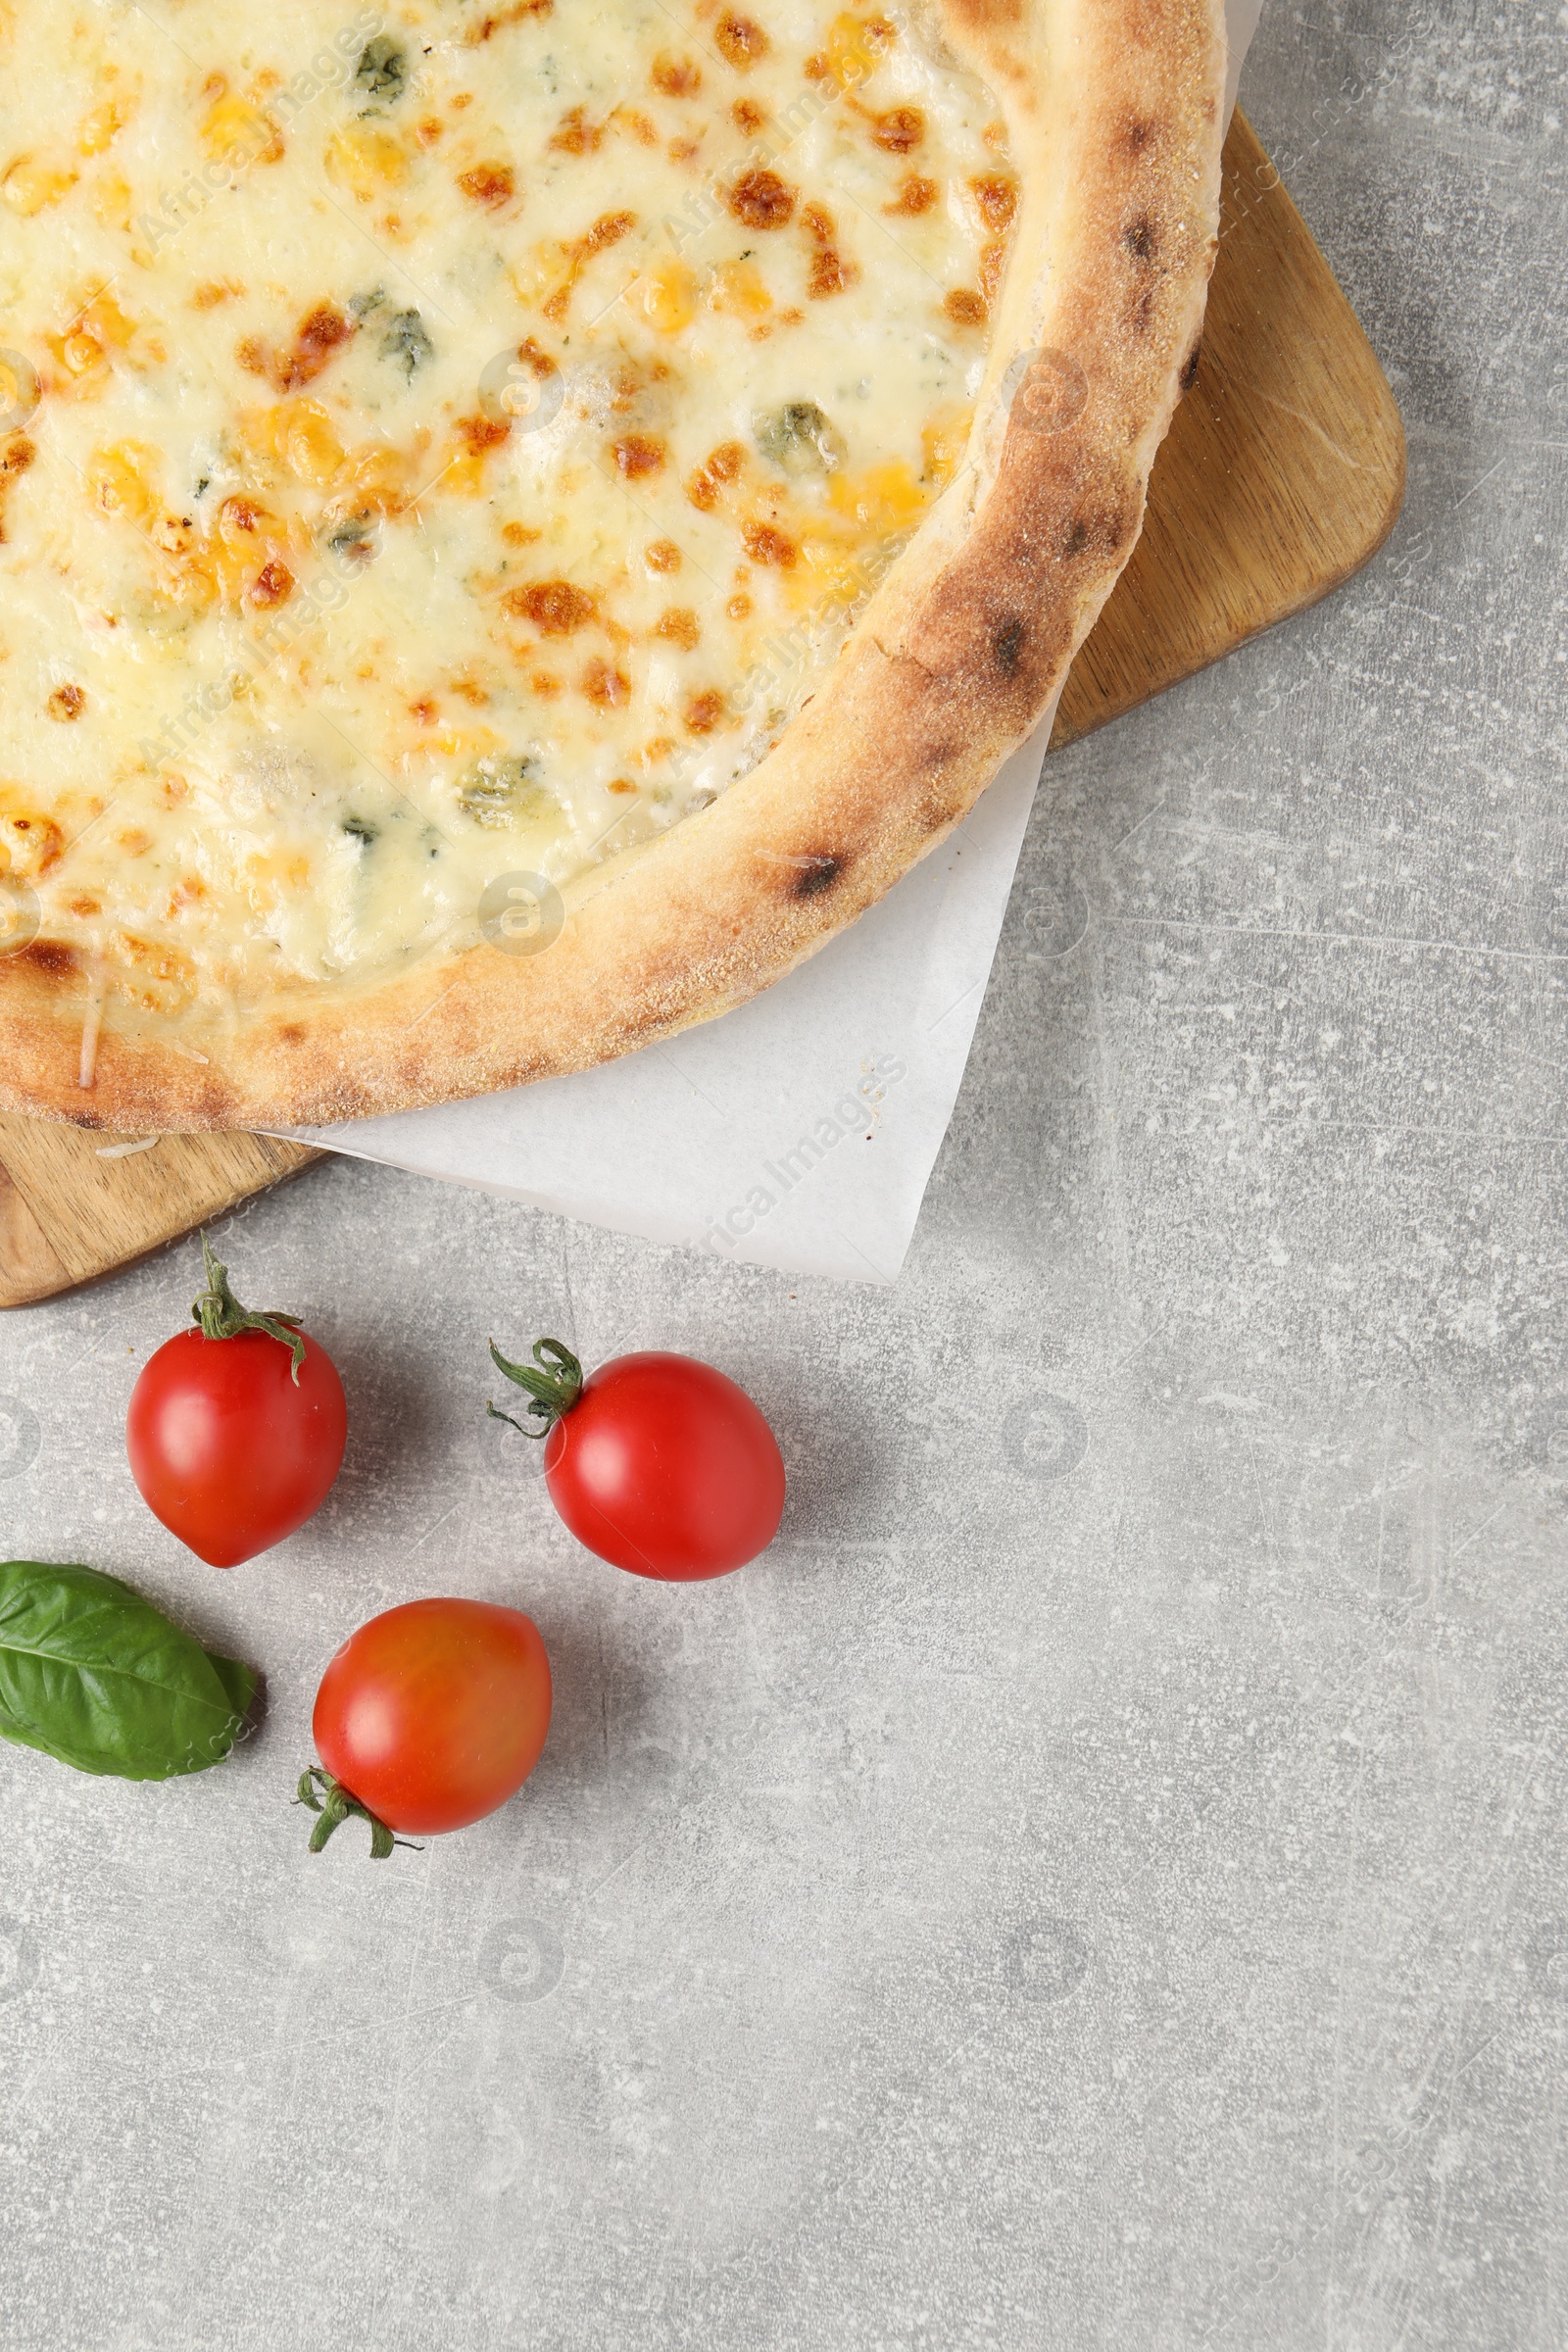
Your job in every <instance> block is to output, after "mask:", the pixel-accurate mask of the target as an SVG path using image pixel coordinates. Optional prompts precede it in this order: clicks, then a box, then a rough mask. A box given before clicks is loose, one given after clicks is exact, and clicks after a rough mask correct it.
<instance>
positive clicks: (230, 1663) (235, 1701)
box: [206, 1649, 256, 1722]
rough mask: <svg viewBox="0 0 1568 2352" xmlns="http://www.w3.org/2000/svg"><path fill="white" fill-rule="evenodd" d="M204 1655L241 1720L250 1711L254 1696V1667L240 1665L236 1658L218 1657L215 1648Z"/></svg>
mask: <svg viewBox="0 0 1568 2352" xmlns="http://www.w3.org/2000/svg"><path fill="white" fill-rule="evenodd" d="M206 1655H207V1663H208V1665H209V1666H210V1667H211V1668H212V1670H213V1672H214V1673H215V1674H216V1675H217V1677H218V1679H219V1681H220V1683H221V1685H222V1687H223V1690H224V1692H225V1693H226V1695H227V1698H228V1703H229V1705H230V1706H231V1707H232V1708H233V1710H234V1712H235V1714H236V1715H237V1716H238V1717H239V1718H240V1720H241V1722H243V1721H244V1719H245V1717H246V1716H247V1715H248V1714H249V1713H250V1711H251V1700H252V1699H253V1698H254V1697H255V1696H256V1669H255V1667H254V1666H242V1665H241V1664H240V1662H239V1660H238V1658H221V1657H220V1656H219V1654H218V1652H217V1650H216V1649H210V1650H208V1651H207V1653H206Z"/></svg>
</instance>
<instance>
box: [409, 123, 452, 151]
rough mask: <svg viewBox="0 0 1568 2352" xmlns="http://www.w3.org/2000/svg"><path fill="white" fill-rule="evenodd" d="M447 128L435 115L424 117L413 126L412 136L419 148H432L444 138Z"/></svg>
mask: <svg viewBox="0 0 1568 2352" xmlns="http://www.w3.org/2000/svg"><path fill="white" fill-rule="evenodd" d="M446 132H447V126H446V124H445V123H443V122H442V121H441V120H440V118H439V117H438V116H436V115H426V116H424V117H423V118H422V120H421V121H419V122H417V123H416V124H415V125H414V135H415V137H416V138H417V140H418V142H419V145H420V146H421V147H434V146H435V145H436V144H437V143H438V142H439V141H440V140H442V139H444V138H445V137H446Z"/></svg>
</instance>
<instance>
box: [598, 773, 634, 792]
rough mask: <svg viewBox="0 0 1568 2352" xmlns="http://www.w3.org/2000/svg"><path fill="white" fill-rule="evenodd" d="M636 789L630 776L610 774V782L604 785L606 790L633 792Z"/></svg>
mask: <svg viewBox="0 0 1568 2352" xmlns="http://www.w3.org/2000/svg"><path fill="white" fill-rule="evenodd" d="M636 789H637V787H636V785H635V784H634V783H633V782H632V780H631V778H630V776H612V777H611V779H610V782H609V783H608V784H607V785H606V786H605V790H606V791H607V792H614V793H627V792H635V791H636Z"/></svg>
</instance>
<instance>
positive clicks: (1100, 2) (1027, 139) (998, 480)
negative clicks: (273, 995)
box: [0, 0, 1225, 1131]
mask: <svg viewBox="0 0 1568 2352" xmlns="http://www.w3.org/2000/svg"><path fill="white" fill-rule="evenodd" d="M941 7H942V13H943V17H944V20H945V24H946V27H947V30H948V32H949V36H950V38H951V39H952V40H953V42H954V44H955V46H956V47H957V48H958V49H959V50H960V51H961V52H963V53H964V54H965V55H966V56H967V57H968V58H969V59H970V60H971V61H972V62H973V63H974V64H975V65H976V66H977V68H978V69H979V71H980V72H982V73H985V74H986V75H987V77H988V78H989V79H990V81H991V84H992V87H993V89H994V90H995V91H996V92H997V94H998V95H999V97H1000V98H1001V99H1002V102H1003V104H1004V105H1005V109H1006V112H1007V115H1008V118H1009V123H1010V129H1011V136H1012V146H1013V158H1014V162H1015V164H1016V166H1017V167H1018V169H1019V172H1020V176H1021V179H1022V183H1023V190H1024V200H1023V205H1022V208H1021V221H1020V228H1019V232H1018V244H1017V247H1016V249H1015V253H1014V258H1013V262H1012V266H1011V268H1010V270H1009V272H1008V278H1007V283H1006V287H1005V293H1004V297H1003V309H1002V315H1001V317H1000V319H999V320H998V325H997V331H996V334H995V337H994V341H993V349H992V358H991V367H990V374H989V378H988V388H987V392H986V393H985V394H984V395H983V396H982V402H981V408H980V411H979V422H978V424H977V428H976V432H975V437H974V442H973V445H972V450H971V468H970V469H969V470H968V471H967V472H966V473H965V474H964V475H962V476H960V478H959V480H958V482H956V484H955V485H953V487H952V488H951V489H950V490H949V491H948V492H947V493H946V494H945V496H944V498H943V499H942V500H941V502H940V503H939V505H938V507H937V509H936V510H935V511H934V512H933V514H932V515H930V516H929V517H928V518H927V521H926V523H925V524H924V525H923V526H922V529H921V530H920V532H919V533H918V534H917V535H916V538H915V540H914V542H913V543H912V544H911V546H910V548H909V549H908V550H907V553H906V555H905V557H904V558H903V559H902V560H901V561H900V563H899V564H897V565H896V566H895V567H894V569H893V571H892V572H891V573H890V574H889V576H888V578H887V579H886V580H885V581H884V582H883V584H882V586H881V588H880V589H879V590H878V592H877V594H876V596H875V597H874V598H873V600H872V602H871V604H870V606H869V607H868V608H867V610H866V612H865V613H864V614H862V616H861V618H860V619H859V621H858V623H857V626H856V628H855V630H854V632H853V633H852V635H851V638H850V640H849V642H848V644H847V646H846V648H845V650H844V653H843V655H842V656H841V657H840V660H839V662H838V664H837V666H836V668H835V669H834V671H833V672H832V674H831V676H830V678H829V679H828V681H827V682H826V683H825V685H824V686H823V688H822V689H821V690H820V691H819V692H818V693H817V695H816V696H815V698H814V700H813V701H811V702H810V703H809V706H808V707H807V709H806V710H805V711H803V712H802V713H801V714H800V716H799V717H798V718H797V719H796V720H795V721H794V723H793V724H792V725H791V726H790V727H789V729H788V730H787V732H786V733H785V735H784V737H783V738H782V740H781V741H780V742H779V744H778V745H777V746H776V747H775V749H774V750H773V751H772V752H771V753H770V754H769V755H768V757H767V758H766V759H765V760H763V761H762V762H761V764H760V766H759V767H757V768H756V769H755V770H754V771H753V772H752V773H751V774H750V775H749V776H747V777H745V778H743V779H742V780H741V781H740V782H738V783H737V784H735V785H733V786H732V787H731V788H730V790H729V792H728V793H727V794H725V795H724V797H723V798H722V799H721V800H719V801H718V802H716V803H715V804H714V805H713V807H711V809H707V810H705V811H703V813H702V814H701V815H698V816H695V817H691V818H688V819H687V820H686V821H685V823H683V824H682V825H680V826H679V827H677V828H676V829H675V830H674V831H673V832H671V833H668V834H666V835H664V836H663V837H662V839H660V840H658V841H657V842H655V843H653V844H651V845H649V846H648V847H647V848H645V849H643V850H641V851H640V852H638V853H636V854H635V855H634V856H633V857H632V858H629V859H627V860H626V861H624V862H623V863H622V864H621V865H620V866H619V867H617V868H614V869H611V870H609V871H608V872H607V873H604V874H601V875H599V876H596V877H592V878H591V879H590V882H589V884H588V885H587V887H586V888H585V890H584V891H583V893H582V894H581V896H580V897H579V898H578V899H577V901H576V903H574V904H573V905H572V906H571V907H570V911H569V913H568V917H567V921H566V925H565V928H564V931H563V933H562V935H561V937H560V939H559V940H558V941H557V942H556V943H555V945H554V946H553V947H552V948H551V949H550V950H549V951H548V953H545V954H541V955H537V956H507V955H504V954H502V953H500V952H498V951H497V950H495V949H492V948H488V947H483V946H480V947H475V948H471V949H468V950H467V951H466V952H464V953H462V954H460V955H456V956H446V957H445V958H443V959H440V960H434V959H432V960H431V961H428V962H425V963H423V964H420V965H417V966H416V967H414V968H413V969H411V970H410V971H408V972H405V973H403V974H400V975H399V976H397V977H396V978H394V979H391V980H387V981H384V982H381V983H379V984H377V985H373V986H370V987H368V988H362V989H357V990H354V991H352V992H350V991H345V992H343V993H341V994H332V993H328V992H326V991H321V992H309V993H305V992H302V993H300V994H298V995H295V996H292V997H289V998H284V999H279V1000H276V1001H274V1002H272V1003H271V1004H269V1005H265V1006H262V1007H259V1008H258V1009H257V1010H256V1011H255V1012H254V1013H253V1014H252V1015H250V1016H249V1017H248V1018H246V1019H245V1020H244V1021H243V1022H241V1023H238V1024H237V1025H236V1026H235V1027H233V1028H232V1029H231V1030H228V1031H226V1032H224V1033H222V1034H215V1033H214V1032H212V1031H210V1030H208V1031H203V1032H202V1033H201V1039H200V1044H201V1051H200V1053H198V1052H196V1051H195V1049H194V1047H193V1046H191V1045H183V1046H181V1045H174V1044H172V1043H171V1042H169V1040H168V1038H167V1036H160V1035H144V1036H135V1035H129V1034H123V1033H121V1032H119V1031H117V1030H115V1029H114V1028H113V1027H111V1026H110V1025H109V1024H108V1023H106V1024H105V1027H104V1030H103V1034H102V1036H101V1038H100V1040H99V1043H98V1047H97V1054H96V1060H95V1068H94V1073H93V1082H92V1085H91V1087H90V1089H87V1090H84V1089H83V1088H82V1087H81V1086H80V1085H79V1083H78V1077H79V1068H80V1059H81V1032H82V1021H83V1017H84V1012H85V983H84V981H83V980H82V979H81V977H80V975H78V974H75V973H73V972H71V971H69V970H62V969H61V968H59V967H60V965H61V963H63V962H64V961H65V960H66V958H64V957H63V956H61V954H60V952H59V951H55V952H54V962H53V964H51V960H50V956H49V955H48V954H47V953H46V954H43V955H40V954H38V953H37V952H36V951H35V952H33V953H32V954H28V953H27V952H25V951H24V952H23V953H22V954H20V955H15V956H11V957H9V958H7V959H6V960H5V961H4V962H0V1103H4V1104H5V1105H6V1106H8V1107H11V1108H14V1109H19V1110H25V1111H32V1112H36V1113H42V1114H43V1115H45V1116H50V1117H55V1118H66V1119H71V1120H73V1121H74V1122H75V1123H76V1124H78V1125H82V1126H88V1127H97V1126H103V1127H110V1128H114V1129H117V1130H121V1131H128V1130H133V1129H144V1128H159V1129H165V1130H173V1129H199V1128H204V1127H233V1126H264V1125H265V1126H279V1125H294V1124H308V1123H309V1124H315V1123H326V1122H330V1121H335V1120H340V1119H349V1118H357V1117H365V1116H368V1115H372V1114H375V1113H378V1112H385V1111H391V1110H399V1109H407V1108H412V1107H415V1106H417V1105H418V1104H422V1103H434V1102H441V1101H450V1100H452V1099H455V1098H457V1097H459V1096H465V1095H473V1094H482V1093H485V1092H488V1091H490V1090H492V1089H494V1088H498V1087H508V1086H516V1085H519V1084H522V1083H524V1082H526V1081H528V1080H531V1079H535V1078H542V1077H547V1076H553V1075H559V1074H562V1073H564V1072H566V1071H570V1070H577V1069H582V1068H586V1067H588V1066H590V1065H591V1064H593V1063H595V1062H599V1061H605V1060H609V1059H611V1058H613V1057H614V1056H615V1055H618V1054H626V1053H630V1052H632V1051H634V1050H635V1049H636V1048H638V1047H640V1046H643V1045H647V1044H650V1043H652V1042H653V1041H655V1040H656V1039H659V1038H661V1037H667V1036H669V1035H671V1034H673V1033H674V1032H675V1031H677V1030H680V1029H683V1028H686V1027H689V1026H691V1025H692V1024H694V1023H696V1022H698V1021H703V1020H708V1019H711V1018H712V1017H713V1016H714V1015H715V1014H718V1013H721V1012H724V1011H726V1010H728V1009H729V1008H730V1007H731V1006H732V1005H737V1004H739V1003H741V1002H743V1001H744V1000H745V999H746V998H747V997H749V996H752V995H754V994H755V993H756V992H757V991H758V990H759V989H761V988H764V987H766V986H767V985H768V984H769V983H770V982H771V981H773V980H776V979H779V978H780V977H782V975H783V974H784V973H786V972H788V971H789V970H791V969H792V968H793V967H794V966H795V965H796V964H797V963H799V962H801V961H802V960H803V959H804V958H805V957H806V956H810V955H812V954H813V953H814V952H815V951H816V950H817V949H818V948H820V947H821V946H823V945H824V944H825V943H826V941H827V940H829V939H830V938H832V937H833V936H834V934H835V933H836V932H838V931H841V930H843V929H844V928H845V927H846V926H847V925H848V924H849V923H851V922H853V921H854V920H855V919H856V917H857V916H858V915H859V914H861V913H862V912H863V911H864V910H865V908H866V907H869V906H871V905H872V904H873V903H874V902H875V901H876V900H877V899H879V898H880V897H881V896H882V894H883V893H884V892H885V891H886V890H887V889H889V888H890V887H891V885H892V884H893V883H894V882H896V881H897V880H898V879H899V878H900V876H901V875H902V874H904V873H906V872H907V870H908V868H909V867H910V866H911V865H912V864H914V863H915V861H916V860H917V859H918V858H921V857H923V856H924V855H925V854H926V853H927V852H928V851H929V850H930V849H931V848H933V847H934V846H935V844H936V843H937V842H939V841H940V840H941V839H942V838H943V836H944V835H945V834H946V833H947V832H948V831H949V830H950V829H951V828H952V826H953V825H954V824H956V822H957V821H958V819H959V818H960V817H962V816H963V815H964V813H965V812H966V811H967V810H968V809H970V808H971V807H972V805H973V803H974V802H975V800H976V799H977V798H978V796H979V794H980V793H981V792H982V791H983V790H984V788H985V786H986V785H987V783H989V781H990V780H991V778H992V776H993V775H994V774H995V773H996V770H997V768H998V766H999V765H1000V764H1001V762H1002V760H1004V759H1005V756H1006V754H1007V753H1008V752H1009V751H1011V750H1013V749H1014V748H1015V747H1016V746H1017V745H1018V744H1019V743H1021V742H1022V741H1023V739H1024V738H1025V736H1026V735H1027V734H1028V733H1029V731H1030V729H1031V728H1032V727H1033V726H1034V725H1035V723H1036V722H1037V720H1038V719H1039V717H1040V716H1041V714H1042V713H1043V712H1044V711H1045V710H1046V709H1047V708H1048V707H1049V706H1050V704H1051V702H1052V700H1053V698H1054V696H1055V695H1056V694H1057V693H1058V692H1059V690H1060V687H1061V683H1062V680H1063V679H1064V677H1065V675H1066V672H1067V668H1068V665H1069V663H1070V662H1071V661H1072V657H1073V655H1074V654H1075V653H1076V651H1077V649H1078V647H1079V646H1080V645H1081V643H1082V642H1083V639H1084V638H1085V636H1087V634H1088V632H1089V630H1090V628H1091V627H1092V626H1093V623H1094V621H1095V619H1096V617H1097V615H1098V614H1099V613H1100V610H1101V608H1102V606H1103V603H1104V601H1105V599H1106V597H1107V596H1108V595H1109V593H1110V590H1111V588H1112V587H1113V585H1114V583H1115V581H1116V578H1117V576H1118V574H1119V573H1120V571H1121V569H1122V567H1123V565H1124V564H1125V563H1126V561H1127V559H1128V557H1129V555H1130V554H1131V552H1132V549H1133V545H1134V542H1135V541H1136V539H1137V536H1138V533H1139V530H1140V528H1141V527H1142V522H1143V513H1144V501H1145V494H1146V491H1147V487H1148V481H1149V472H1150V468H1151V466H1152V463H1153V458H1154V453H1155V451H1156V449H1157V448H1158V445H1159V442H1160V440H1161V438H1162V437H1163V434H1164V432H1165V429H1166V426H1167V425H1168V423H1169V420H1170V417H1171V414H1172V412H1173V410H1174V408H1175V405H1176V402H1177V400H1178V399H1179V398H1180V396H1181V392H1182V390H1183V389H1184V378H1185V377H1186V375H1187V373H1188V370H1189V368H1190V365H1191V363H1192V361H1193V359H1194V358H1195V356H1196V349H1197V343H1198V337H1199V333H1200V331H1201V322H1202V312H1203V303H1204V297H1205V294H1206V290H1207V283H1208V276H1209V271H1210V270H1211V268H1212V266H1213V258H1214V252H1215V248H1216V230H1217V221H1218V204H1219V156H1220V141H1221V133H1222V129H1223V123H1222V89H1223V81H1224V56H1225V41H1224V27H1223V13H1222V9H1221V6H1220V0H941ZM1025 353H1035V354H1039V355H1041V356H1039V357H1038V358H1036V359H1035V360H1034V361H1033V363H1032V365H1031V367H1030V368H1029V370H1028V372H1027V373H1024V374H1023V375H1022V379H1021V382H1020V381H1019V367H1018V361H1019V359H1020V356H1021V355H1023V354H1025Z"/></svg>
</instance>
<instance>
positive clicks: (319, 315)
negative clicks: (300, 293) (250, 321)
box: [239, 302, 354, 392]
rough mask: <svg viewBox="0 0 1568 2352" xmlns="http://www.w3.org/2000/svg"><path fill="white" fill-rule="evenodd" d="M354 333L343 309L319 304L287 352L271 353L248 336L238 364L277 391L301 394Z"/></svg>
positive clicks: (299, 330) (324, 303)
mask: <svg viewBox="0 0 1568 2352" xmlns="http://www.w3.org/2000/svg"><path fill="white" fill-rule="evenodd" d="M353 332H354V328H353V327H352V325H351V324H350V323H349V321H348V319H345V318H344V316H343V314H342V312H341V311H340V310H337V309H336V308H335V307H334V306H333V304H331V303H329V302H319V303H318V304H317V306H316V308H315V310H314V311H310V312H308V313H307V314H306V316H305V318H303V319H301V320H300V323H299V326H298V327H297V329H296V330H295V335H294V341H293V343H292V344H291V345H290V346H289V347H288V348H287V349H286V350H284V351H276V352H269V351H268V348H267V346H266V344H265V343H262V342H260V341H259V340H258V339H257V338H256V337H255V336H254V335H253V336H247V338H246V340H245V341H244V342H243V343H242V344H241V345H240V347H239V363H240V366H241V367H242V368H248V369H249V370H250V372H251V373H252V374H253V375H265V376H267V377H268V378H269V379H270V382H271V384H272V387H273V389H274V390H275V391H278V392H298V391H299V390H301V388H302V387H303V386H304V385H306V384H309V383H314V382H315V380H316V378H317V377H318V376H319V374H320V372H321V370H322V368H325V367H326V366H327V365H328V363H329V362H330V360H331V358H332V356H333V354H334V352H337V351H339V350H340V349H341V348H342V346H343V345H344V344H345V343H347V342H348V340H349V338H350V337H351V335H352V334H353Z"/></svg>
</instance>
